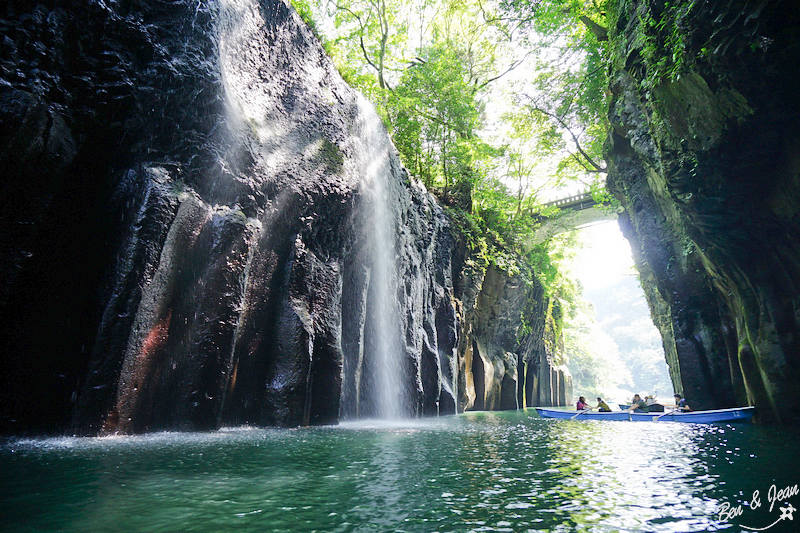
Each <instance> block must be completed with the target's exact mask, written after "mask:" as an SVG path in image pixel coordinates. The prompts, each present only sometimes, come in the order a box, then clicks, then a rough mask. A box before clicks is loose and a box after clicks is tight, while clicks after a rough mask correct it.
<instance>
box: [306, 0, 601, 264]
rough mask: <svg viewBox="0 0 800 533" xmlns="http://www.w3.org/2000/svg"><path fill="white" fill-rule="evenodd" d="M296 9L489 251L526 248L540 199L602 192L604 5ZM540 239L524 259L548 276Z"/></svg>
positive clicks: (389, 2) (343, 3) (337, 0)
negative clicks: (562, 192) (564, 191)
mask: <svg viewBox="0 0 800 533" xmlns="http://www.w3.org/2000/svg"><path fill="white" fill-rule="evenodd" d="M299 1H303V0H295V2H299ZM304 9H305V11H306V12H311V13H313V14H314V15H313V18H315V20H314V24H315V27H316V30H317V32H318V34H320V35H321V39H322V40H323V42H324V45H325V47H326V49H327V50H328V52H329V54H330V55H331V57H332V58H333V60H334V62H335V63H336V64H337V67H338V68H339V70H340V72H341V73H342V75H343V76H344V78H345V79H346V80H347V81H348V82H349V83H350V84H351V85H353V86H355V87H357V88H358V89H360V90H361V91H362V92H363V93H364V94H365V95H366V96H367V97H368V98H370V99H371V100H372V101H373V102H374V103H375V105H376V108H377V109H378V111H379V113H380V114H381V116H382V117H383V119H384V121H385V123H386V126H387V129H388V130H389V132H390V135H391V136H392V139H393V141H394V144H395V146H396V147H397V149H398V150H399V152H400V155H401V158H402V160H403V163H404V164H405V166H406V167H407V168H408V170H409V172H410V173H411V174H412V175H413V176H414V177H416V178H417V179H419V180H421V181H422V182H423V183H424V184H425V185H426V186H427V187H428V188H429V189H430V190H432V191H433V192H434V193H436V194H437V195H439V196H440V198H442V199H443V202H444V203H445V204H449V205H450V207H451V208H452V209H463V210H464V212H465V214H466V216H468V217H470V218H471V219H472V220H473V222H474V224H473V226H474V227H477V228H482V229H481V231H483V233H484V236H483V237H482V238H484V239H487V242H489V241H491V242H493V243H494V244H492V245H491V246H489V247H488V248H486V249H487V250H488V249H491V248H492V246H499V247H504V248H505V249H507V250H511V251H514V250H516V253H518V254H523V255H525V254H528V255H529V254H530V252H531V250H533V249H532V248H531V246H530V243H529V241H530V240H531V236H532V235H533V233H534V232H535V231H536V226H537V224H538V223H539V222H538V221H539V220H540V217H538V216H535V215H537V211H541V209H542V208H541V204H543V203H544V202H546V201H547V200H549V199H550V198H547V194H552V191H553V190H557V189H558V188H560V187H571V188H572V189H573V190H574V189H575V188H576V187H580V188H593V189H595V190H596V189H598V188H602V187H603V185H602V180H603V179H604V176H603V174H604V172H605V165H604V163H603V162H602V161H603V160H602V152H601V150H602V141H603V138H604V135H605V118H604V116H605V109H606V106H607V101H606V94H605V91H604V88H605V87H606V85H607V80H606V78H605V68H604V65H605V60H606V51H605V49H604V46H605V42H606V41H607V31H606V28H605V12H604V9H605V2H604V1H597V0H595V1H586V2H583V1H578V0H411V1H410V2H401V1H399V0H310V1H309V3H308V4H306V5H304ZM490 236H491V238H490ZM542 246H544V248H542ZM542 246H539V247H536V250H538V251H539V252H538V253H539V257H538V258H532V257H531V258H529V261H530V262H529V266H530V267H531V268H532V269H534V270H536V271H540V272H539V273H540V274H545V272H544V271H545V270H547V268H546V267H544V266H543V264H542V261H541V259H542V256H541V254H542V253H544V254H545V255H548V254H550V253H551V251H547V244H546V243H545V244H544V245H542ZM543 250H544V251H543ZM498 253H499V252H498ZM553 257H555V255H554V256H553ZM553 260H554V261H555V260H556V259H553ZM551 277H552V276H551ZM545 278H547V276H545Z"/></svg>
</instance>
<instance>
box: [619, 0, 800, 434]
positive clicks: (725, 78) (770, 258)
mask: <svg viewBox="0 0 800 533" xmlns="http://www.w3.org/2000/svg"><path fill="white" fill-rule="evenodd" d="M689 6H690V5H689V4H686V6H683V7H675V6H673V7H672V8H671V9H672V10H671V11H670V8H669V7H665V5H664V4H663V3H661V2H650V1H642V2H629V1H625V2H620V3H619V13H618V18H617V19H616V20H614V21H612V22H611V24H610V25H611V29H612V32H611V33H612V37H611V43H612V45H613V46H614V62H615V63H614V68H613V70H612V79H611V91H612V93H613V97H612V105H611V111H610V114H609V118H610V122H611V132H610V135H609V142H608V144H607V158H608V160H609V164H610V167H609V168H610V172H609V179H608V183H609V187H610V188H611V190H612V191H613V192H614V194H615V195H616V196H617V198H619V199H620V201H621V202H622V204H623V206H624V207H625V213H624V214H623V215H622V217H621V219H620V225H621V227H622V229H623V233H624V234H625V235H626V237H627V238H628V239H629V240H630V241H631V246H632V249H633V251H634V256H635V260H636V264H637V267H638V269H639V271H640V273H641V277H642V282H643V286H644V287H645V292H646V294H647V297H648V301H649V303H650V307H651V310H652V314H653V317H654V321H655V322H656V325H657V326H658V327H659V329H660V330H661V333H662V337H663V339H664V347H665V351H666V354H667V361H668V363H669V365H670V372H671V376H672V379H673V383H674V384H675V388H676V390H678V391H680V392H682V393H683V395H684V396H685V397H687V398H689V400H690V402H691V405H692V407H693V408H695V409H704V408H721V407H730V406H735V405H755V406H756V407H757V409H758V418H759V419H760V420H762V421H766V422H769V421H780V422H783V423H797V418H796V416H797V415H796V414H795V413H794V412H793V411H792V410H787V409H786V406H788V405H795V404H796V403H797V402H798V400H800V374H799V373H798V372H800V360H798V356H799V355H798V354H800V345H798V339H800V320H799V319H798V313H797V309H798V306H799V305H800V292H799V290H800V263H798V260H797V258H798V257H799V256H798V252H800V232H799V230H800V226H799V225H798V220H800V219H799V218H798V205H799V204H798V199H799V198H800V196H798V191H800V188H798V186H799V185H800V165H798V161H800V90H799V89H798V87H800V84H798V82H799V81H800V72H798V69H797V65H798V64H800V46H799V45H798V42H800V41H798V36H800V8H798V5H797V4H796V3H794V2H754V1H753V2H729V1H725V0H720V1H714V2H700V3H694V4H691V6H690V7H689ZM662 19H664V20H669V21H670V22H669V23H667V24H664V25H661V26H659V25H658V24H648V23H647V21H648V20H653V21H656V22H657V21H658V20H662ZM657 26H658V27H660V28H661V29H660V30H658V29H656V27H657ZM675 31H677V32H678V33H674V32H675ZM671 32H672V33H671ZM676 34H680V35H683V36H684V37H683V40H682V41H681V43H683V44H682V45H681V46H682V47H683V48H682V49H680V50H677V55H674V56H673V55H672V53H673V52H675V51H676V46H674V43H675V41H674V40H673V41H670V38H671V37H670V36H671V35H676ZM669 43H672V45H670V44H669ZM681 50H682V51H681ZM667 52H669V54H670V55H668V54H667ZM669 57H673V59H674V58H676V57H677V58H683V60H684V62H683V63H682V64H681V65H673V66H674V67H675V68H674V69H672V70H671V71H670V70H669V69H667V71H665V70H664V63H665V62H666V63H669V60H668V59H667V60H663V58H669ZM654 58H656V59H657V58H662V62H661V65H660V66H659V65H658V64H657V61H656V60H654ZM667 66H668V67H669V65H667Z"/></svg>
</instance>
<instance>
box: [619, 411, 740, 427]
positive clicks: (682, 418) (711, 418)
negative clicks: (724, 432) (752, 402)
mask: <svg viewBox="0 0 800 533" xmlns="http://www.w3.org/2000/svg"><path fill="white" fill-rule="evenodd" d="M753 411H755V407H733V408H731V409H712V410H709V411H677V410H675V411H667V412H665V413H631V414H630V416H631V420H632V421H633V422H647V421H655V422H693V423H696V424H708V423H710V422H746V421H748V420H750V419H751V418H753Z"/></svg>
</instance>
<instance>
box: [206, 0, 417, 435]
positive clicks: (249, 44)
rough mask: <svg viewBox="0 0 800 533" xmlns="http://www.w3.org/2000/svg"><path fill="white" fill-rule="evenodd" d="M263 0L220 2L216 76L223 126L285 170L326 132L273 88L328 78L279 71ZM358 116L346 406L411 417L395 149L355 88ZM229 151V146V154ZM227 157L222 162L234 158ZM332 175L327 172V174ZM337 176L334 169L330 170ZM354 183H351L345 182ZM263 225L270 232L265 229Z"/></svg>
mask: <svg viewBox="0 0 800 533" xmlns="http://www.w3.org/2000/svg"><path fill="white" fill-rule="evenodd" d="M264 16H265V14H264V12H263V11H262V10H261V9H259V2H258V0H224V1H223V2H222V3H221V9H220V15H219V23H218V28H217V32H218V35H219V47H220V77H221V81H222V84H223V86H224V87H225V93H226V102H227V113H228V117H227V127H228V128H229V130H230V131H231V134H232V135H236V136H238V137H239V138H241V139H243V140H244V142H245V143H247V144H249V146H250V150H251V152H252V153H253V154H254V155H255V156H256V160H257V162H256V164H257V165H258V166H259V167H260V169H261V170H262V171H263V172H264V173H265V174H267V175H275V174H283V175H288V174H290V173H291V171H288V173H287V172H285V169H291V168H292V166H293V162H295V161H296V160H297V159H299V158H301V159H304V160H306V161H309V160H311V161H313V160H315V159H316V158H317V157H318V154H319V153H320V152H321V151H324V148H323V147H324V146H326V144H325V143H326V142H327V143H328V146H330V144H331V142H330V140H328V139H326V138H324V137H323V136H314V135H311V136H309V135H307V133H306V132H304V131H303V130H302V129H301V128H299V127H298V126H299V125H300V124H302V122H303V121H304V120H305V116H304V113H303V110H302V109H299V108H298V109H294V110H293V113H290V114H289V115H288V116H283V117H275V116H274V114H273V112H272V111H271V110H273V109H274V107H273V102H274V100H275V98H276V95H281V94H284V93H285V87H286V85H287V84H292V83H297V80H298V79H302V80H303V83H304V84H305V85H306V86H313V87H319V90H320V91H322V93H323V94H325V95H326V96H325V98H326V99H327V100H329V101H335V99H334V97H333V96H332V93H330V88H329V84H330V83H331V80H328V79H326V76H327V73H326V70H325V69H323V68H316V65H310V64H309V62H306V63H304V67H303V71H302V72H292V73H290V72H282V71H281V70H280V68H279V65H278V63H280V61H281V58H280V57H277V56H264V55H263V54H262V53H261V52H260V51H259V49H258V47H256V46H254V44H253V43H256V42H258V41H260V40H264V39H265V34H266V33H267V32H266V30H265V28H266V26H267V24H266V22H265V20H264ZM263 62H267V63H275V65H273V66H272V68H271V69H270V70H272V71H275V72H282V74H281V75H277V76H271V77H269V78H264V77H263V76H262V75H261V74H262V70H260V68H263V67H262V63H263ZM356 106H357V108H358V109H357V113H354V117H355V123H353V124H352V125H351V138H350V139H349V140H348V141H347V143H348V145H349V147H350V150H349V153H350V154H351V155H352V158H348V159H347V160H346V161H345V162H344V165H343V166H344V168H343V169H342V171H341V172H342V176H341V178H343V179H344V180H346V181H347V182H348V184H349V185H352V186H354V187H357V188H358V190H359V191H361V195H362V202H361V206H362V207H361V209H362V212H361V215H360V219H361V220H362V221H363V223H362V225H363V227H361V228H360V229H359V232H360V233H361V235H360V240H361V243H362V244H361V245H362V246H364V247H365V249H367V250H369V251H368V253H367V254H365V257H364V259H363V262H364V265H363V268H364V269H365V270H366V275H365V282H366V294H364V295H363V296H364V300H363V303H364V314H363V321H364V322H363V326H362V329H361V332H360V345H359V347H358V352H359V353H358V355H357V359H358V362H357V363H356V364H354V365H353V367H352V368H350V367H348V365H345V369H344V373H345V374H347V373H350V374H351V375H349V376H348V375H345V376H343V378H344V380H345V381H347V380H349V382H351V383H354V387H353V389H354V390H353V393H352V395H350V394H349V393H344V394H343V396H342V403H343V404H344V403H347V406H346V407H343V408H342V409H341V410H340V411H341V412H342V413H344V415H343V416H344V418H351V417H354V418H379V419H384V420H396V419H401V418H407V417H408V416H409V414H410V409H409V407H408V406H407V405H408V401H407V394H405V393H404V392H403V376H404V375H406V372H405V371H404V368H403V364H402V361H403V356H404V353H405V352H404V347H403V345H402V338H403V335H402V332H401V316H402V315H401V314H400V305H399V302H398V300H397V298H398V296H397V295H398V290H397V287H398V280H397V272H396V264H395V263H396V257H397V254H396V242H395V241H396V225H397V216H396V215H395V211H394V210H393V202H392V200H391V199H392V198H393V197H395V196H396V195H395V194H394V193H393V191H392V190H391V188H392V183H391V179H392V168H391V164H390V154H391V153H393V152H394V147H393V146H392V144H391V142H390V140H389V137H388V135H387V133H386V130H385V128H384V126H383V124H382V122H381V119H380V117H379V116H378V114H377V113H376V111H375V109H374V107H373V106H372V104H370V103H369V102H368V101H367V100H366V99H365V98H364V97H363V96H361V95H358V96H357V103H356ZM225 157H230V154H227V155H225V156H223V158H225ZM229 163H233V162H232V161H230V162H228V163H225V162H223V164H226V166H229V167H230V166H233V167H235V164H234V165H230V164H229ZM330 177H331V176H326V177H323V179H329V178H330ZM334 179H338V177H334ZM349 185H348V186H349ZM284 186H285V187H284V188H285V189H286V190H285V191H283V192H281V193H279V194H278V196H277V197H275V198H272V199H271V207H272V208H273V209H274V210H276V211H280V210H281V208H282V204H283V203H284V202H283V200H285V199H286V198H287V197H289V196H291V191H290V190H291V184H288V183H286V182H285V183H284ZM265 231H269V230H268V229H265Z"/></svg>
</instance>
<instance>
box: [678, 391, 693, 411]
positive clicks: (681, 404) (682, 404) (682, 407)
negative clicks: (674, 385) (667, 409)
mask: <svg viewBox="0 0 800 533" xmlns="http://www.w3.org/2000/svg"><path fill="white" fill-rule="evenodd" d="M675 407H677V408H678V410H679V411H687V412H688V411H691V410H692V408H691V407H689V404H687V403H686V399H685V398H681V395H680V394H677V393H676V394H675Z"/></svg>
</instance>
